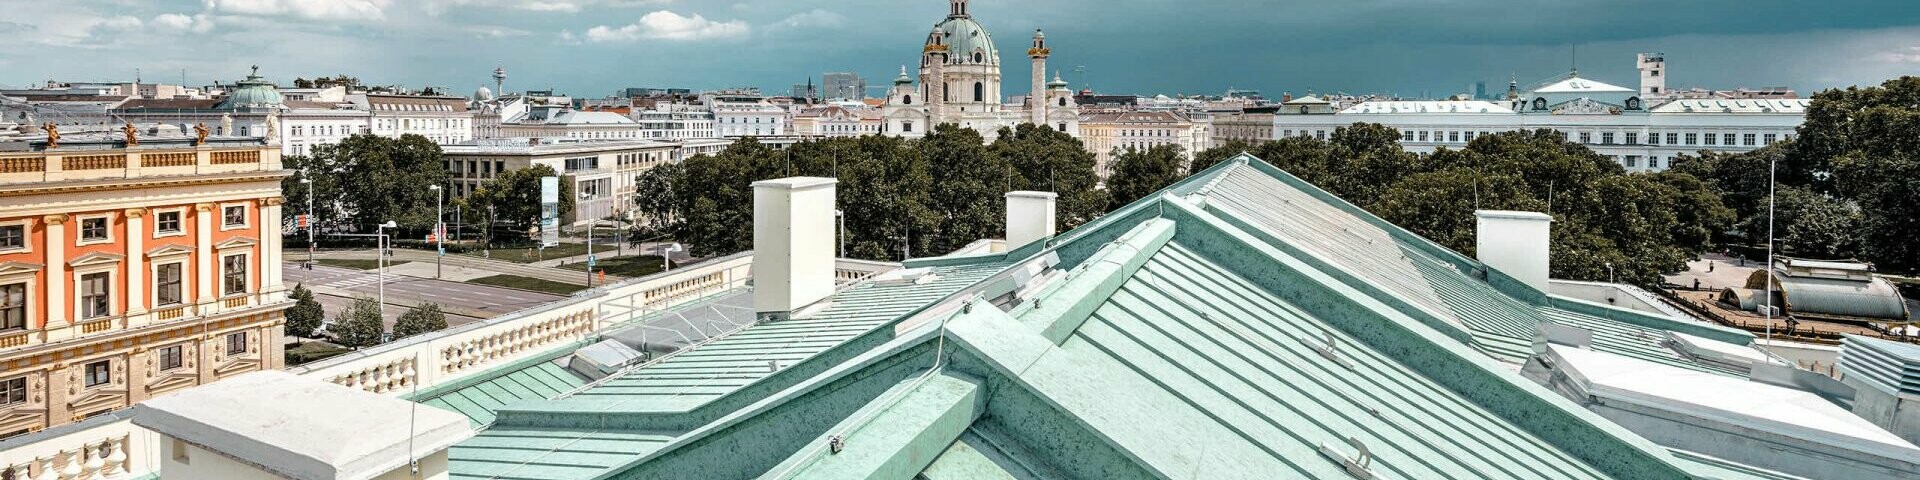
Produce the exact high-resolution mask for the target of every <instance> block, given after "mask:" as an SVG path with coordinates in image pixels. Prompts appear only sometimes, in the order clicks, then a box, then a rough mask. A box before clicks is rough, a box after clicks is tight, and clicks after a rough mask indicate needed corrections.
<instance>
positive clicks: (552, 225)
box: [540, 177, 560, 247]
mask: <svg viewBox="0 0 1920 480" xmlns="http://www.w3.org/2000/svg"><path fill="white" fill-rule="evenodd" d="M559 244H560V177H540V245H541V246H545V247H552V246H556V245H559Z"/></svg>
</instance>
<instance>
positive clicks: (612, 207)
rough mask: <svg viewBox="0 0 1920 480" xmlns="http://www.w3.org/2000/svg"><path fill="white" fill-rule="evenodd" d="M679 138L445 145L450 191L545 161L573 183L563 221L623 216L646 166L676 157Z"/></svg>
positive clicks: (470, 187)
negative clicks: (569, 206) (570, 202)
mask: <svg viewBox="0 0 1920 480" xmlns="http://www.w3.org/2000/svg"><path fill="white" fill-rule="evenodd" d="M680 147H681V144H680V143H678V142H659V141H651V140H573V139H550V138H510V139H491V140H480V141H474V142H468V143H463V144H454V145H444V146H442V147H441V151H442V157H443V158H444V161H445V163H446V167H447V173H448V175H449V177H448V183H449V190H450V191H451V192H453V194H454V195H456V196H463V195H467V194H469V193H473V191H474V190H477V189H479V188H480V186H481V185H485V184H486V183H487V182H488V181H489V180H492V179H493V178H494V177H497V176H499V175H500V174H501V173H503V172H510V171H514V170H520V169H523V168H528V167H532V166H534V165H546V166H548V167H550V168H552V169H553V170H554V171H555V172H559V173H560V175H561V176H563V177H567V178H569V179H571V180H572V181H573V191H572V192H570V194H571V195H573V199H574V209H573V211H571V212H562V215H561V221H563V222H566V223H569V224H576V225H584V224H586V223H587V222H592V221H594V220H600V219H606V218H621V219H624V218H625V217H626V214H627V211H628V210H629V208H630V207H631V205H632V204H633V192H634V186H635V185H636V184H637V183H638V180H639V177H640V174H642V173H645V172H646V171H647V170H648V169H652V168H653V167H656V166H660V165H663V164H666V163H668V162H674V161H678V160H680V158H679V155H680V152H679V149H680Z"/></svg>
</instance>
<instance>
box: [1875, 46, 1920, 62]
mask: <svg viewBox="0 0 1920 480" xmlns="http://www.w3.org/2000/svg"><path fill="white" fill-rule="evenodd" d="M1875 58H1876V59H1878V60H1880V61H1882V62H1886V63H1914V64H1920V45H1915V46H1910V47H1906V48H1902V49H1899V50H1894V51H1891V52H1884V53H1881V54H1880V55H1877V56H1875Z"/></svg>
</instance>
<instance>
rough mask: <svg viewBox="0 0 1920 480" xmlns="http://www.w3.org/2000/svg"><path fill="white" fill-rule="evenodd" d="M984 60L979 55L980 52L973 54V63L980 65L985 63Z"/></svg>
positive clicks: (983, 57)
mask: <svg viewBox="0 0 1920 480" xmlns="http://www.w3.org/2000/svg"><path fill="white" fill-rule="evenodd" d="M985 59H986V57H985V56H983V55H981V54H980V52H973V63H982V62H985V61H986V60H985Z"/></svg>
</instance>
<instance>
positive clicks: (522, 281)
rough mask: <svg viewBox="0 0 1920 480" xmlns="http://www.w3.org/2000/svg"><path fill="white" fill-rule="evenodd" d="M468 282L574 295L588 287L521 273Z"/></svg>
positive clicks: (469, 281) (481, 278)
mask: <svg viewBox="0 0 1920 480" xmlns="http://www.w3.org/2000/svg"><path fill="white" fill-rule="evenodd" d="M467 283H473V284H479V285H492V286H496V287H507V288H518V289H521V290H533V291H536V292H546V293H551V294H555V295H572V294H573V292H578V291H581V290H586V289H587V287H582V286H579V285H574V284H571V283H561V282H555V281H552V280H541V279H538V278H532V277H522V276H519V275H494V276H491V277H480V278H476V279H473V280H468V281H467Z"/></svg>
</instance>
